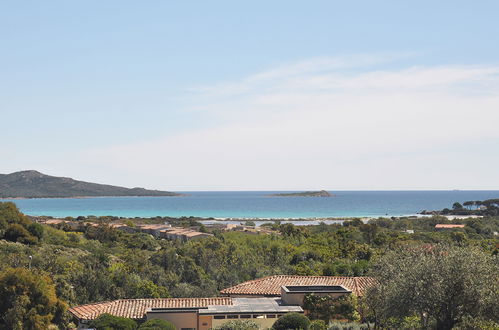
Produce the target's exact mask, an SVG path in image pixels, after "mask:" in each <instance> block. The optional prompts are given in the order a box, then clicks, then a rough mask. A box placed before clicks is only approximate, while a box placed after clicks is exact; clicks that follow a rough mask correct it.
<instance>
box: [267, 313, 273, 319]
mask: <svg viewBox="0 0 499 330" xmlns="http://www.w3.org/2000/svg"><path fill="white" fill-rule="evenodd" d="M267 318H268V319H275V314H269V315H267Z"/></svg>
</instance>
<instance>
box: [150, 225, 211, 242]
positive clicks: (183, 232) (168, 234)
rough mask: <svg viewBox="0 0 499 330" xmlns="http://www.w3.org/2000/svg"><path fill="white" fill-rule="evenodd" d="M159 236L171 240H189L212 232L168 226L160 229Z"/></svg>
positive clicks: (206, 235)
mask: <svg viewBox="0 0 499 330" xmlns="http://www.w3.org/2000/svg"><path fill="white" fill-rule="evenodd" d="M159 236H160V237H162V238H166V239H171V240H177V239H179V240H182V241H190V240H193V239H200V238H206V237H212V236H213V234H208V233H202V232H199V231H195V230H192V229H188V228H176V227H170V228H167V229H163V230H161V231H160V233H159Z"/></svg>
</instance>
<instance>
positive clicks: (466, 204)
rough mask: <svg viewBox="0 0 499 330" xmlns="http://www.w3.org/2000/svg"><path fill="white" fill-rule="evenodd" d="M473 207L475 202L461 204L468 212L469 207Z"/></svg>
mask: <svg viewBox="0 0 499 330" xmlns="http://www.w3.org/2000/svg"><path fill="white" fill-rule="evenodd" d="M473 205H475V201H466V202H464V203H463V206H466V207H467V208H468V210H471V207H472V206H473Z"/></svg>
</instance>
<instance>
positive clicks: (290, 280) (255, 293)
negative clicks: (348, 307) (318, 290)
mask: <svg viewBox="0 0 499 330" xmlns="http://www.w3.org/2000/svg"><path fill="white" fill-rule="evenodd" d="M375 283H376V280H375V279H374V278H373V277H367V276H357V277H351V276H300V275H274V276H268V277H263V278H259V279H256V280H252V281H247V282H243V283H240V284H238V285H235V286H233V287H230V288H227V289H223V290H222V291H220V294H221V295H223V296H228V297H279V296H281V294H282V292H281V288H282V287H283V286H285V287H292V286H302V287H304V286H308V287H313V286H342V287H343V288H346V289H347V290H348V291H351V292H352V293H354V294H355V295H356V296H359V297H360V296H363V295H364V294H365V292H366V291H367V289H368V288H369V287H371V286H373V285H374V284H375Z"/></svg>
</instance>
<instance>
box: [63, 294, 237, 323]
mask: <svg viewBox="0 0 499 330" xmlns="http://www.w3.org/2000/svg"><path fill="white" fill-rule="evenodd" d="M213 305H232V298H227V297H223V298H151V299H119V300H113V301H105V302H101V303H95V304H87V305H80V306H75V307H73V308H70V309H69V312H70V313H71V314H73V315H74V316H75V317H76V318H78V319H80V320H93V319H95V318H97V317H98V316H99V315H101V314H104V313H109V314H111V315H114V316H120V317H126V318H131V319H141V318H143V317H144V315H145V314H146V311H147V310H148V309H150V308H198V307H199V308H200V307H207V306H213Z"/></svg>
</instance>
